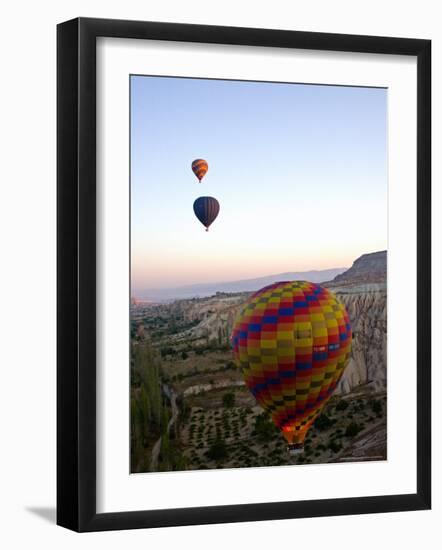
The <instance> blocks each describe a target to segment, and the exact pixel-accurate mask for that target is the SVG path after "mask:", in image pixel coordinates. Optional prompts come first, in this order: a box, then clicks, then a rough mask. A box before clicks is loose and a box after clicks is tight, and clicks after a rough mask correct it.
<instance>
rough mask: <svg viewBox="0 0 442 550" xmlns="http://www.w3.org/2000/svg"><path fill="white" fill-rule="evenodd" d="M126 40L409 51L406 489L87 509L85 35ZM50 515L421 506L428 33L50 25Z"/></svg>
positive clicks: (89, 102)
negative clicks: (412, 393) (410, 420)
mask: <svg viewBox="0 0 442 550" xmlns="http://www.w3.org/2000/svg"><path fill="white" fill-rule="evenodd" d="M97 37H117V38H135V39H147V40H168V41H183V42H199V43H208V44H230V45H247V46H267V47H274V48H278V47H284V48H302V49H310V50H326V51H340V52H343V51H344V52H362V53H378V54H397V55H406V56H415V57H416V58H417V174H416V177H417V224H418V232H417V357H416V367H417V394H416V399H417V472H416V476H417V477H416V479H417V492H416V493H415V494H398V495H385V496H373V497H361V498H337V499H325V500H309V501H294V502H272V503H259V504H241V505H226V506H208V507H198V508H181V509H166V510H140V511H134V512H117V513H97V512H96V474H97V469H96V322H97V316H96V293H97V283H96V252H97V250H96V239H95V235H96V206H97V205H96V200H97V199H96V39H97ZM57 46H58V59H57V72H58V75H57V92H58V99H57V140H58V146H57V161H58V162H57V165H58V166H57V180H58V199H57V210H58V218H57V219H58V221H57V224H58V241H57V255H58V259H57V281H58V283H57V284H58V289H57V325H58V335H57V347H58V351H57V365H58V367H57V415H58V420H57V438H58V441H57V523H58V524H59V525H61V526H64V527H67V528H69V529H72V530H75V531H104V530H111V529H133V528H146V527H162V526H176V525H196V524H209V523H224V522H243V521H257V520H273V519H286V518H303V517H318V516H327V515H346V514H368V513H375V512H376V513H379V512H397V511H409V510H425V509H429V508H430V506H431V418H430V411H431V372H430V370H431V369H430V361H431V356H430V354H431V351H430V350H431V342H430V338H431V336H430V335H431V326H430V324H431V312H430V304H431V302H430V300H431V259H430V258H431V256H430V254H431V235H430V228H431V206H430V204H431V172H430V166H431V41H430V40H419V39H409V38H389V37H376V36H355V35H338V34H324V33H315V32H297V31H284V30H267V29H265V30H264V29H254V28H235V27H217V26H203V25H188V24H172V23H159V22H140V21H120V20H107V19H89V18H79V19H74V20H71V21H67V22H64V23H61V24H60V25H58V28H57Z"/></svg>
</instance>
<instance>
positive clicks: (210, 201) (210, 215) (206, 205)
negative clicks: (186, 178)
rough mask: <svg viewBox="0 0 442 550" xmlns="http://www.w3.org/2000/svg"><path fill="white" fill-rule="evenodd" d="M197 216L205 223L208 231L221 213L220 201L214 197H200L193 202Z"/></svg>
mask: <svg viewBox="0 0 442 550" xmlns="http://www.w3.org/2000/svg"><path fill="white" fill-rule="evenodd" d="M193 211H194V212H195V216H196V217H197V218H198V219H199V221H200V222H201V223H202V224H203V225H204V227H205V228H206V231H208V230H209V227H210V225H211V224H212V223H213V222H214V221H215V219H216V217H217V216H218V213H219V202H218V201H217V200H216V199H215V198H213V197H199V198H197V199H196V201H195V202H194V203H193Z"/></svg>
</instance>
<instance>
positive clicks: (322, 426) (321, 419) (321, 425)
mask: <svg viewBox="0 0 442 550" xmlns="http://www.w3.org/2000/svg"><path fill="white" fill-rule="evenodd" d="M314 425H315V428H317V429H318V430H319V431H320V432H323V431H324V430H328V428H330V427H331V426H333V421H332V420H331V419H330V417H329V416H328V415H327V414H325V413H322V414H320V415H319V416H318V418H317V419H316V420H315V424H314Z"/></svg>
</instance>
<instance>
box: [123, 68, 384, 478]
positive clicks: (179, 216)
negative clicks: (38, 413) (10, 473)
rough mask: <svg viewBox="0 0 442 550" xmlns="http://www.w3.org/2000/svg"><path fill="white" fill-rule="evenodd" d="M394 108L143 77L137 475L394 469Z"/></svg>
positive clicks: (135, 118)
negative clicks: (390, 300) (390, 406)
mask: <svg viewBox="0 0 442 550" xmlns="http://www.w3.org/2000/svg"><path fill="white" fill-rule="evenodd" d="M387 97H388V91H387V89H385V88H375V87H352V86H332V85H321V84H308V83H299V84H298V83H281V82H261V81H259V82H258V81H256V82H255V81H240V80H215V79H203V78H178V77H172V76H171V77H164V76H149V75H131V77H130V196H131V204H130V209H131V218H130V219H131V227H130V234H131V261H130V274H131V277H130V280H131V288H130V299H131V301H130V354H131V362H130V369H131V373H130V383H131V387H130V430H131V441H130V463H131V473H140V472H163V471H184V470H204V469H215V468H247V467H274V466H292V467H297V466H301V465H302V466H305V465H309V464H319V463H351V462H357V461H379V460H386V458H387V430H386V426H387V383H386V381H387V244H388V243H387V193H388V182H387Z"/></svg>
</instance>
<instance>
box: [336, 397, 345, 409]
mask: <svg viewBox="0 0 442 550" xmlns="http://www.w3.org/2000/svg"><path fill="white" fill-rule="evenodd" d="M347 408H348V401H346V400H345V399H341V400H340V401H339V403H338V404H337V405H336V410H337V411H345V409H347Z"/></svg>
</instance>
